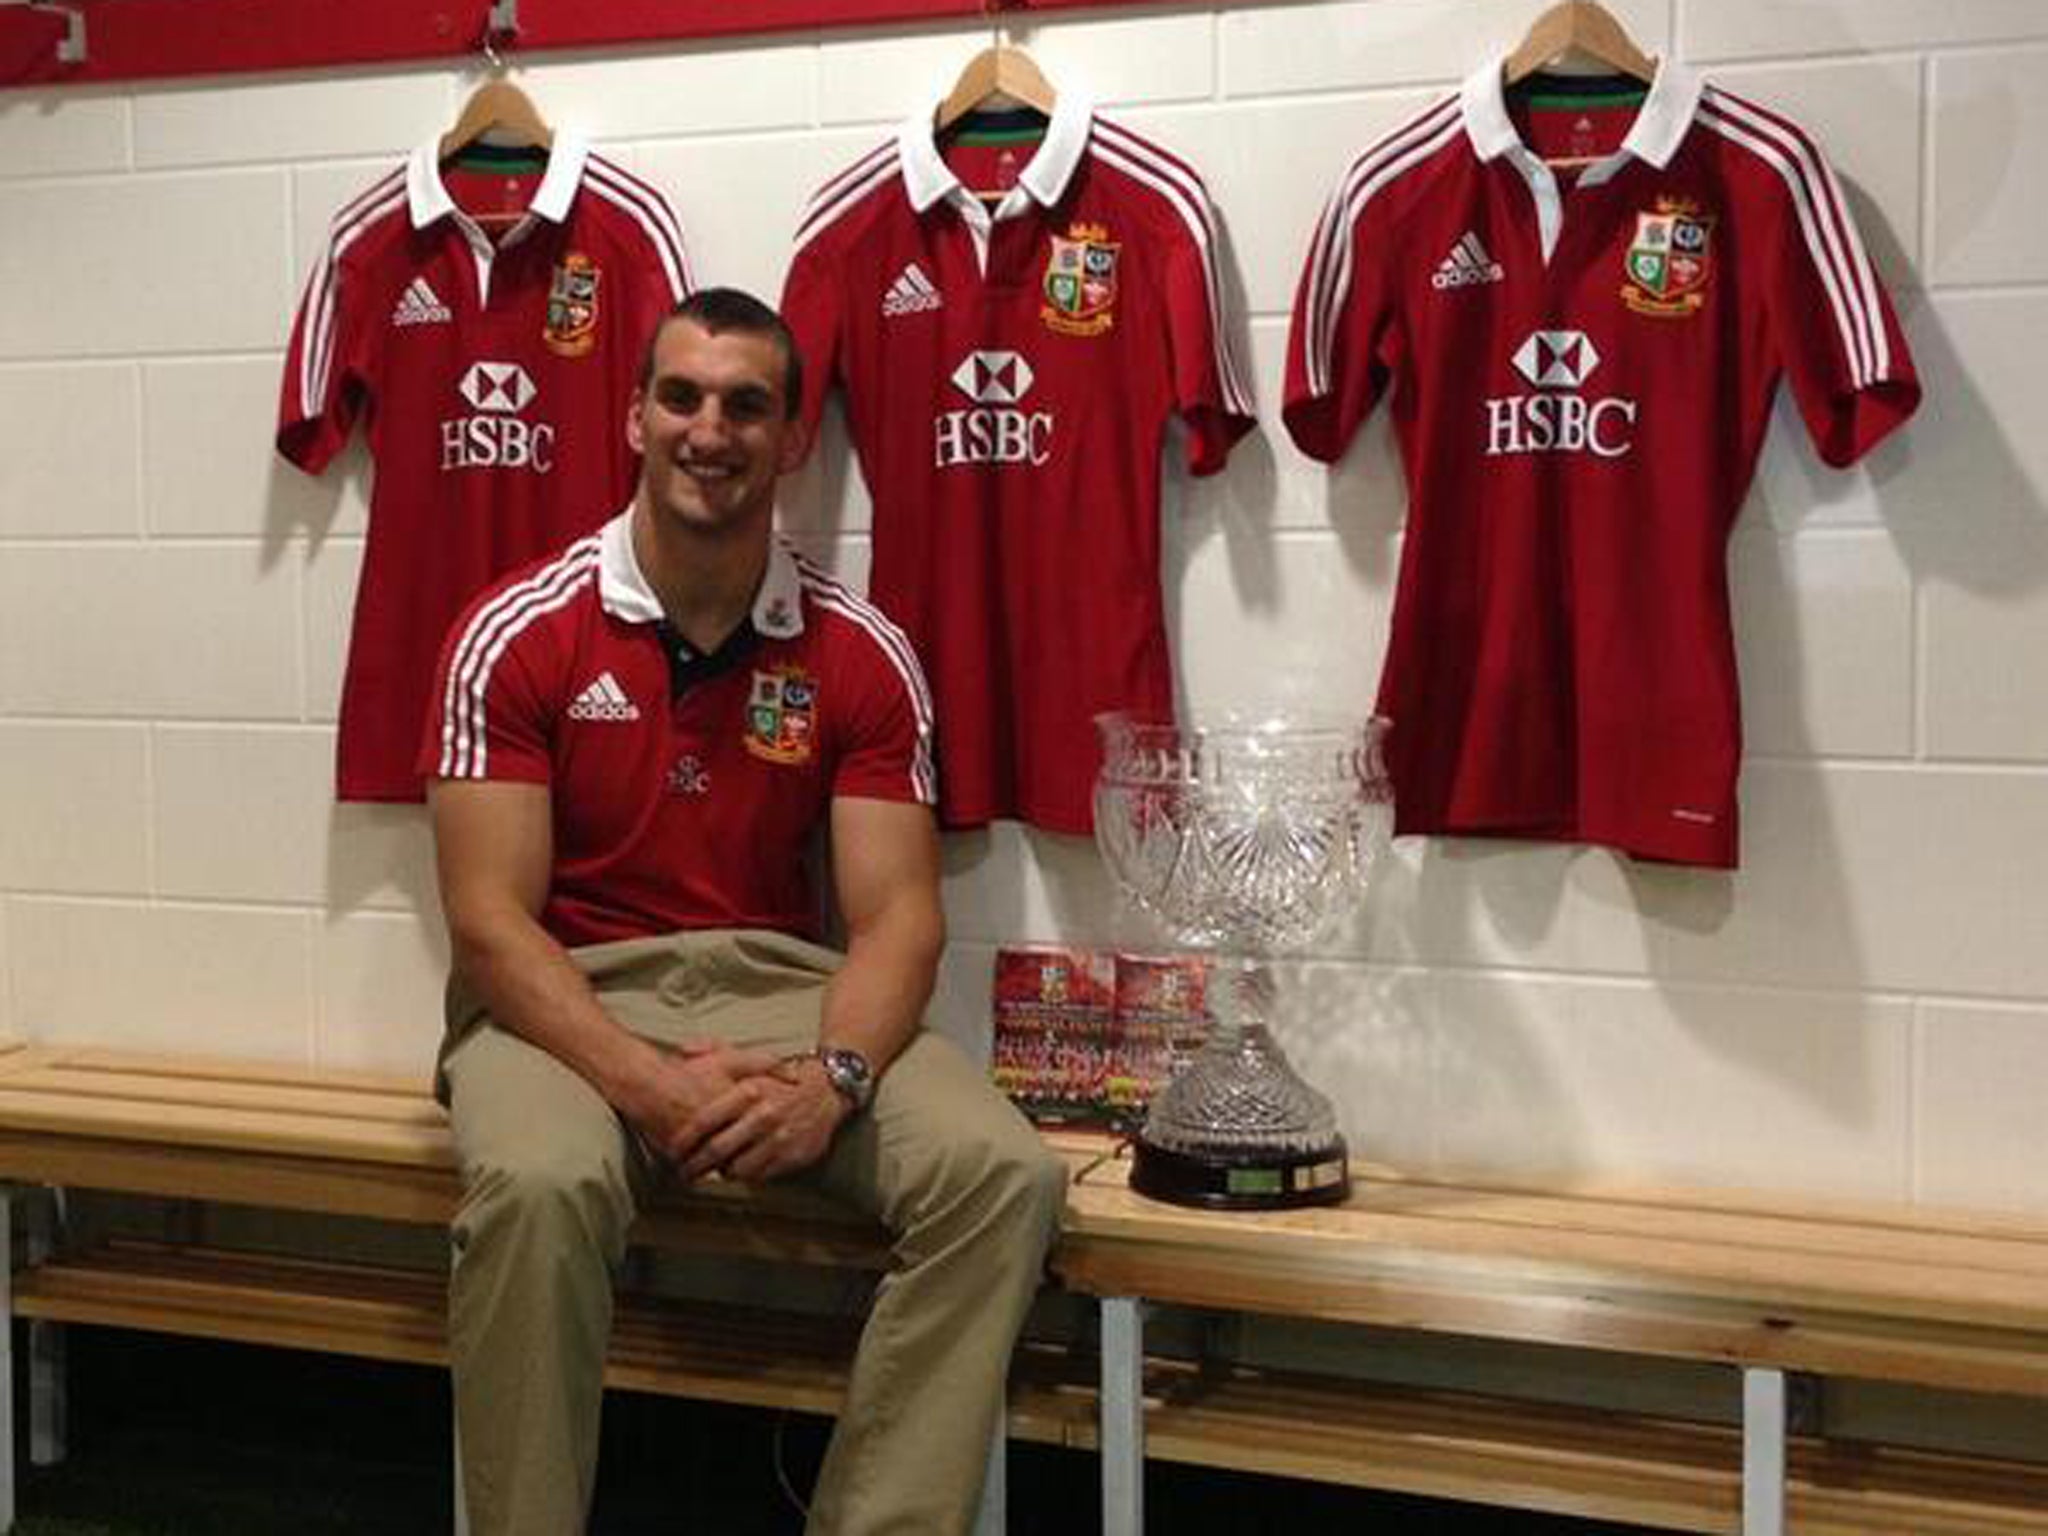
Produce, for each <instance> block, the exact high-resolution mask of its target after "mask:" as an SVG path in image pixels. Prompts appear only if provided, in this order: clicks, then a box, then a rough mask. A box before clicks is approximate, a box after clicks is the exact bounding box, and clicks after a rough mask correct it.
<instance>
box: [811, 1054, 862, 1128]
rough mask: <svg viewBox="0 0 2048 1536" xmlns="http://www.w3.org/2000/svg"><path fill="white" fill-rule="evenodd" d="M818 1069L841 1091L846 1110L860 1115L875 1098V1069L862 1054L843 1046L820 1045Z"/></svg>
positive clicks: (840, 1094)
mask: <svg viewBox="0 0 2048 1536" xmlns="http://www.w3.org/2000/svg"><path fill="white" fill-rule="evenodd" d="M818 1065H819V1066H821V1067H823V1068H824V1069H825V1078H826V1081H828V1082H829V1083H831V1084H832V1086H833V1087H834V1088H835V1089H837V1090H838V1092H839V1096H840V1097H841V1098H842V1099H844V1100H846V1103H847V1106H848V1107H849V1108H850V1109H852V1111H853V1112H854V1113H855V1114H856V1115H857V1114H859V1113H860V1112H861V1111H862V1110H864V1109H866V1108H867V1107H868V1105H869V1104H870V1103H872V1102H873V1100H874V1097H875V1069H874V1068H873V1067H871V1066H869V1065H868V1059H867V1057H865V1056H863V1055H861V1053H860V1052H859V1051H854V1050H849V1049H847V1048H846V1047H845V1046H843V1045H821V1046H819V1047H818Z"/></svg>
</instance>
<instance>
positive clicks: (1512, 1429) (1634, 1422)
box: [17, 1243, 2048, 1536]
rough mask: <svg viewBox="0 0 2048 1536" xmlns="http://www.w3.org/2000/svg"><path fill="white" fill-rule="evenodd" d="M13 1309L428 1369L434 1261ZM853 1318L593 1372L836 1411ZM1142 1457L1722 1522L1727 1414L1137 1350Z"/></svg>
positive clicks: (54, 1284) (1987, 1523)
mask: <svg viewBox="0 0 2048 1536" xmlns="http://www.w3.org/2000/svg"><path fill="white" fill-rule="evenodd" d="M17 1310H18V1311H19V1312H20V1313H21V1314H23V1315H25V1316H31V1317H41V1318H47V1319H51V1320H57V1321H65V1322H85V1323H97V1324H107V1325H112V1326H122V1327H133V1328H143V1329H157V1330H159V1331H168V1332H173V1333H178V1334H187V1335H198V1336H204V1337H215V1338H222V1339H232V1340H239V1341H242V1342H248V1343H260V1344H270V1345H277V1346H281V1347H288V1348H301V1349H309V1350H316V1351H321V1352H326V1353H341V1354H350V1355H364V1356H371V1357H375V1358H382V1359H393V1360H407V1361H413V1362H417V1363H422V1364H441V1363H444V1362H445V1358H446V1352H445V1345H444V1343H443V1330H444V1327H445V1286H444V1283H443V1279H442V1277H441V1276H440V1275H438V1274H430V1273H426V1272H422V1271H414V1270H403V1269H397V1268H387V1267H381V1266H372V1265H355V1264H347V1265H344V1264H335V1263H330V1262H322V1261H316V1260H301V1259H295V1258H285V1257H276V1256H255V1255H244V1254H236V1253H224V1252H220V1251H217V1250H204V1249H190V1248H177V1247H172V1246H169V1245H160V1244H148V1243H121V1244H118V1245H109V1246H107V1247H105V1248H101V1249H95V1250H91V1251H88V1252H87V1253H84V1254H81V1255H77V1256H74V1257H70V1258H66V1259H64V1260H60V1261H57V1262H54V1263H52V1264H49V1265H46V1266H44V1267H42V1268H40V1269H36V1270H32V1271H29V1272H27V1273H25V1274H24V1275H23V1276H22V1277H21V1287H20V1294H19V1298H18V1302H17ZM855 1327H856V1321H855V1320H854V1319H851V1318H846V1317H837V1316H833V1317H812V1316H791V1315H782V1314H767V1313H763V1312H760V1311H758V1310H755V1309H750V1308H732V1307H720V1306H711V1305H706V1304H699V1303H683V1302H675V1301H665V1300H654V1299H650V1298H644V1297H627V1298H624V1299H622V1302H621V1306H620V1311H619V1317H618V1322H617V1324H616V1327H615V1332H614V1340H613V1348H612V1354H611V1358H610V1361H609V1363H608V1366H607V1380H608V1382H610V1383H611V1384H612V1385H614V1386H617V1387H624V1388H628V1389H633V1390H646V1391H654V1392H660V1393H664V1394H668V1395H675V1396H685V1397H693V1398H701V1399H705V1400H710V1401H719V1402H730V1403H736V1404H743V1405H747V1406H752V1407H763V1408H786V1409H794V1410H798V1411H803V1412H813V1413H830V1412H833V1411H835V1410H836V1408H837V1405H838V1403H839V1401H840V1398H841V1393H842V1391H843V1386H844V1374H845V1362H846V1360H847V1359H848V1357H849V1355H850V1352H851V1349H852V1346H853V1339H854V1330H855ZM1091 1369H1092V1365H1091V1363H1090V1362H1087V1361H1085V1360H1076V1359H1075V1358H1073V1357H1072V1356H1070V1355H1069V1354H1068V1352H1066V1351H1064V1350H1059V1349H1053V1348H1049V1347H1045V1346H1030V1347H1027V1348H1026V1349H1025V1350H1023V1351H1022V1352H1021V1353H1020V1357H1019V1363H1018V1368H1017V1371H1016V1379H1015V1382H1014V1384H1013V1391H1012V1396H1011V1424H1012V1431H1013V1433H1015V1434H1016V1435H1017V1436H1018V1437H1019V1438H1023V1439H1028V1440H1035V1441H1040V1442H1044V1443H1051V1444H1063V1445H1067V1446H1071V1447H1073V1448H1075V1449H1081V1450H1086V1449H1092V1448H1093V1446H1094V1434H1095V1431H1094V1424H1095V1418H1094V1415H1095V1400H1094V1392H1093V1387H1092V1384H1091V1382H1090V1381H1089V1380H1088V1379H1087V1373H1088V1372H1089V1371H1090V1370H1091ZM1146 1432H1147V1443H1148V1448H1149V1449H1150V1451H1151V1452H1152V1454H1153V1455H1155V1456H1158V1457H1161V1458H1164V1459H1167V1460H1172V1461H1184V1462H1190V1463H1196V1464H1200V1465H1204V1466H1213V1467H1223V1468H1229V1469H1234V1470H1239V1471H1246V1472H1256V1473H1265V1474H1275V1475H1289V1476H1300V1477H1311V1478H1315V1479H1317V1480H1319V1481H1324V1482H1337V1483H1344V1484H1348V1485H1351V1486H1355V1487H1364V1488H1376V1489H1385V1490H1389V1491H1396V1492H1405V1493H1413V1494H1420V1495H1427V1496H1435V1497H1447V1498H1455V1499H1466V1500H1475V1499H1476V1500H1483V1501H1485V1502H1488V1503H1496V1504H1505V1505H1512V1506H1515V1507H1520V1508H1527V1509H1536V1510H1546V1511H1550V1512H1553V1513H1559V1514H1570V1515H1578V1516H1582V1517H1586V1518H1593V1519H1605V1520H1625V1521H1630V1522H1633V1523H1638V1524H1648V1525H1653V1526H1656V1527H1659V1528H1662V1529H1667V1530H1680V1531H1700V1532H1716V1533H1733V1532H1734V1531H1735V1530H1736V1529H1737V1527H1738V1514H1737V1510H1738V1507H1739V1502H1740V1491H1739V1490H1740V1479H1739V1475H1738V1473H1737V1470H1736V1468H1737V1464H1738V1460H1739V1445H1738V1436H1737V1434H1736V1432H1735V1431H1734V1430H1732V1429H1729V1428H1725V1427H1722V1426H1715V1425H1701V1424H1693V1423H1687V1422H1682V1421H1677V1420H1670V1419H1659V1418H1652V1417H1647V1416H1641V1415H1630V1414H1614V1413H1606V1412H1600V1411H1596V1410H1592V1409H1584V1408H1574V1407H1567V1406H1559V1405H1551V1404H1543V1403H1529V1402H1525V1401H1520V1400H1516V1401H1508V1400H1504V1399H1498V1398H1490V1397H1483V1396H1478V1395H1474V1394H1466V1393H1457V1392H1447V1391H1436V1390H1427V1389H1416V1388H1404V1387H1391V1386H1386V1385H1382V1384H1378V1383H1371V1382H1333V1381H1331V1380H1329V1379H1326V1378H1317V1377H1307V1376H1298V1375H1290V1374H1286V1373H1268V1372H1260V1371H1256V1370H1251V1369H1246V1368H1217V1367H1202V1366H1197V1365H1194V1364H1191V1363H1189V1362H1184V1361H1173V1360H1157V1359H1155V1360H1153V1361H1150V1362H1148V1367H1147V1376H1146ZM1791 1462H1792V1464H1791V1476H1790V1494H1789V1496H1790V1508H1791V1513H1792V1518H1793V1522H1794V1525H1795V1527H1796V1528H1797V1529H1798V1530H1800V1531H1801V1532H1803V1533H1808V1536H1880V1533H1885V1532H1896V1533H1901V1536H1904V1533H1910V1536H2044V1533H2048V1467H2025V1466H2020V1465H2017V1464H2013V1463H2008V1462H1996V1461H1988V1460H1983V1459H1979V1458H1969V1457H1956V1456H1941V1455H1933V1454H1927V1453H1911V1452H1896V1451H1891V1450H1883V1449H1872V1448H1869V1447H1860V1446H1856V1445H1851V1444H1838V1443H1833V1442H1819V1441H1809V1440H1803V1439H1802V1440H1795V1441H1794V1443H1793V1449H1792V1458H1791Z"/></svg>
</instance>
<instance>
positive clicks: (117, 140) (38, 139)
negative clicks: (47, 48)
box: [0, 87, 128, 180]
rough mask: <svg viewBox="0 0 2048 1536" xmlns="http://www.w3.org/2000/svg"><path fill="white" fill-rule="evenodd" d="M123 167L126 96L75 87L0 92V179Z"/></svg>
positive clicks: (64, 174)
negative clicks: (1, 93) (0, 93)
mask: <svg viewBox="0 0 2048 1536" xmlns="http://www.w3.org/2000/svg"><path fill="white" fill-rule="evenodd" d="M127 167H128V102H127V100H126V98H125V97H121V96H116V95H111V94H103V93H100V92H96V91H88V90H79V89H78V88H76V87H71V88H68V89H64V90H41V91H10V92H8V93H7V94H6V95H5V96H0V180H8V179H12V178H14V177H17V176H74V175H78V174H80V173H83V172H89V171H120V170H126V169H127Z"/></svg>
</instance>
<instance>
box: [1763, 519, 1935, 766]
mask: <svg viewBox="0 0 2048 1536" xmlns="http://www.w3.org/2000/svg"><path fill="white" fill-rule="evenodd" d="M1729 566H1730V574H1729V584H1730V586H1731V588H1732V597H1733V604H1734V613H1735V642H1736V652H1737V656H1738V658H1739V666H1740V671H1741V677H1742V717H1743V737H1744V740H1745V742H1746V743H1747V749H1748V750H1749V751H1750V752H1751V753H1756V754H1767V755H1775V756H1793V755H1798V756H1819V757H1908V756H1911V755H1912V751H1913V687H1914V668H1913V577H1912V573H1911V571H1909V570H1908V569H1907V567H1906V565H1905V564H1904V562H1903V561H1901V559H1900V558H1899V551H1898V547H1897V545H1895V544H1894V543H1893V542H1892V541H1891V539H1890V538H1889V537H1888V536H1887V535H1885V534H1883V533H1881V532H1878V531H1876V530H1871V531H1869V532H1864V531H1860V530H1858V531H1830V532H1826V533H1818V532H1809V533H1802V534H1799V535H1797V536H1795V537H1789V538H1788V537H1781V536H1779V535H1777V534H1775V533H1771V532H1768V531H1761V532H1754V533H1752V532H1745V533H1742V534H1740V535H1738V536H1737V537H1736V538H1735V539H1734V540H1732V541H1731V544H1730V549H1729Z"/></svg>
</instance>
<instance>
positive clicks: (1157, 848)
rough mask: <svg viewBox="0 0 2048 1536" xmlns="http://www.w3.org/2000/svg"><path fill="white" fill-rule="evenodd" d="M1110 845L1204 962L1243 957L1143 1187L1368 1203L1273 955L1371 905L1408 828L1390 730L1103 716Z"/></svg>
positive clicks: (1161, 1129) (1134, 1176) (1153, 1142)
mask: <svg viewBox="0 0 2048 1536" xmlns="http://www.w3.org/2000/svg"><path fill="white" fill-rule="evenodd" d="M1096 727H1097V729H1098V730H1099V732H1100V733H1101V738H1102V754H1103V760H1102V771H1101V774H1100V776H1099V777H1098V778H1097V780H1096V784H1095V841H1096V845H1097V847H1098V848H1099V849H1100V851H1101V853H1102V857H1103V861H1104V862H1105V863H1106V864H1108V866H1109V870H1110V874H1111V875H1112V876H1113V877H1114V879H1115V880H1116V883H1117V885H1118V887H1119V888H1120V889H1121V890H1122V891H1123V893H1124V894H1125V896H1127V897H1128V898H1129V899H1130V900H1131V901H1132V902H1134V903H1135V904H1136V905H1137V906H1138V907H1140V908H1142V909H1143V910H1144V911H1146V912H1149V913H1150V914H1152V915H1153V916H1154V917H1156V918H1157V919H1159V921H1160V922H1161V923H1162V924H1163V925H1164V926H1165V927H1166V929H1167V930H1168V931H1169V932H1170V933H1171V934H1172V935H1173V936H1174V938H1175V939H1176V940H1177V941H1178V942H1180V943H1181V944H1182V945H1185V946H1187V947H1188V948H1191V949H1197V950H1203V951H1206V952H1209V953H1211V954H1213V955H1215V956H1216V957H1217V958H1218V959H1219V960H1226V959H1227V960H1231V961H1234V962H1235V970H1234V973H1233V974H1231V975H1230V977H1229V984H1228V985H1227V986H1223V987H1220V988H1218V993H1219V994H1220V996H1219V1003H1220V1006H1219V1007H1218V1009H1217V1019H1216V1027H1215V1028H1214V1029H1212V1030H1211V1031H1210V1034H1209V1038H1208V1040H1207V1042H1206V1043H1205V1044H1204V1045H1203V1047H1202V1049H1201V1050H1200V1051H1199V1052H1197V1053H1196V1054H1195V1056H1194V1058H1193V1059H1192V1060H1191V1061H1190V1062H1189V1063H1188V1065H1187V1066H1186V1067H1185V1068H1184V1069H1183V1070H1182V1071H1181V1072H1179V1073H1178V1074H1177V1075H1176V1076H1175V1077H1174V1078H1173V1079H1172V1081H1170V1082H1169V1083H1168V1084H1167V1085H1166V1086H1165V1087H1164V1088H1163V1089H1161V1090H1160V1092H1159V1094H1158V1095H1157V1097H1155V1098H1154V1099H1153V1101H1152V1108H1151V1112H1150V1114H1149V1115H1148V1116H1147V1118H1146V1121H1145V1126H1144V1129H1143V1130H1142V1131H1141V1132H1140V1133H1139V1136H1138V1140H1137V1150H1136V1154H1135V1162H1134V1163H1133V1166H1132V1172H1131V1186H1132V1188H1134V1189H1136V1190H1138V1191H1139V1192H1140V1193H1141V1194H1146V1195H1150V1196H1153V1197H1154V1198H1156V1199H1160V1200H1167V1201H1171V1202H1173V1203H1175V1204H1180V1205H1200V1206H1214V1207H1221V1208H1224V1209H1233V1210H1274V1209H1280V1208H1284V1207H1289V1206H1301V1205H1325V1204H1335V1203H1337V1202H1338V1201H1341V1200H1342V1199H1344V1197H1345V1196H1346V1195H1347V1194H1348V1193H1349V1192H1350V1173H1349V1168H1348V1162H1347V1155H1346V1150H1345V1146H1344V1138H1343V1135H1342V1134H1341V1133H1340V1132H1339V1131H1338V1129H1337V1119H1336V1115H1335V1113H1334V1111H1333V1110H1332V1109H1331V1106H1330V1101H1329V1099H1328V1098H1327V1097H1325V1096H1324V1095H1323V1094H1321V1093H1319V1092H1317V1091H1316V1090H1315V1089H1314V1088H1312V1087H1310V1086H1309V1085H1308V1084H1307V1083H1306V1082H1304V1081H1303V1080H1302V1079H1301V1077H1300V1076H1298V1075H1297V1074H1296V1073H1295V1071H1294V1069H1293V1068H1292V1067H1291V1066H1289V1065H1288V1062H1287V1058H1286V1056H1285V1055H1284V1054H1283V1053H1282V1051H1281V1049H1280V1047H1279V1045H1278V1043H1277V1042H1276V1041H1275V1040H1274V1039H1273V1035H1272V1031H1271V1029H1270V1027H1269V1022H1268V1021H1269V1019H1270V1016H1271V1010H1272V1004H1273V999H1274V984H1273V977H1272V973H1271V971H1270V969H1269V967H1268V964H1267V962H1268V960H1269V959H1270V958H1271V957H1273V956H1275V955H1277V954H1281V953H1285V952H1287V951H1290V950H1295V949H1299V948H1301V947H1303V946H1305V945H1307V944H1310V943H1312V942H1314V941H1315V940H1316V939H1317V938H1318V937H1319V936H1320V935H1322V934H1323V933H1324V932H1326V931H1327V930H1328V929H1329V928H1330V927H1332V926H1333V925H1334V924H1335V923H1336V922H1337V920H1338V919H1339V918H1340V917H1341V916H1342V915H1343V914H1344V913H1345V912H1346V911H1348V910H1349V909H1350V908H1351V907H1352V906H1353V905H1354V904H1355V903H1357V902H1358V901H1359V900H1360V899H1361V898H1362V897H1363V895H1364V893H1365V888H1366V884H1367V881H1368V879H1369V878H1370V876H1371V873H1372V868H1373V865H1374V862H1375V861H1376V859H1377V858H1378V856H1379V854H1380V852H1381V851H1382V850H1383V849H1384V848H1385V846H1386V841H1387V837H1388V834H1389V831H1390V829H1391V824H1392V820H1393V791H1392V787H1391V785H1390V783H1389V781H1388V779H1387V775H1386V769H1385V767H1384V765H1383V763H1382V761H1381V756H1380V743H1381V740H1382V738H1383V737H1384V735H1385V733H1386V729H1387V723H1386V721H1384V720H1382V719H1379V718H1377V717H1374V718H1370V719H1366V718H1350V719H1343V720H1335V721H1314V722H1309V721H1288V720H1270V721H1265V722H1260V723H1240V722H1237V721H1227V720H1226V721H1214V722H1207V723H1204V722H1196V723H1191V724H1186V725H1174V724H1171V723H1163V722H1157V721H1150V720H1144V719H1139V718H1136V717H1133V716H1131V715H1128V714H1123V713H1116V714H1107V715H1101V716H1098V717H1097V719H1096Z"/></svg>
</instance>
